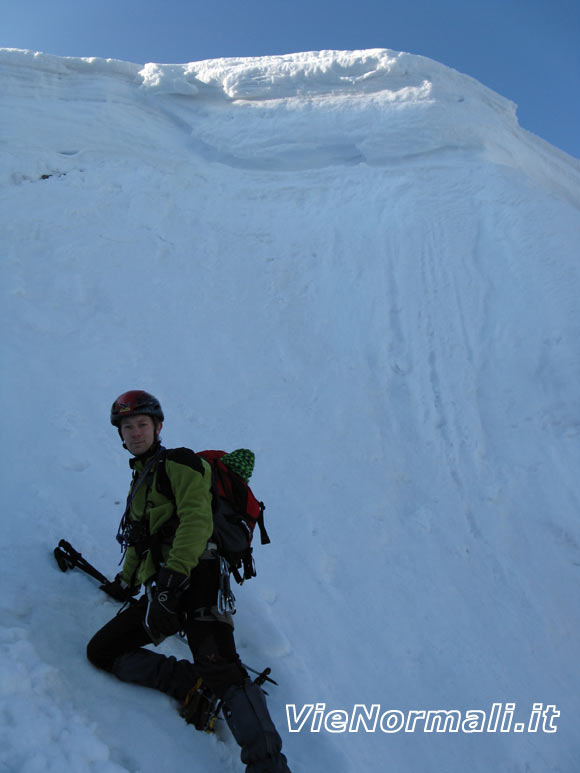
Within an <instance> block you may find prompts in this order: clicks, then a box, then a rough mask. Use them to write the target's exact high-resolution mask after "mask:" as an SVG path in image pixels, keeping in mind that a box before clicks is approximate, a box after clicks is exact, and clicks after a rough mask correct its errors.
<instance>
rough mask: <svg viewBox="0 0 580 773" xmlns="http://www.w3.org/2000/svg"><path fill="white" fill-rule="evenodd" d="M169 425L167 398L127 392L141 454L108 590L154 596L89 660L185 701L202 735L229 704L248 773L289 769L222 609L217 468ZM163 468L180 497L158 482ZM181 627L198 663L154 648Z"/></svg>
mask: <svg viewBox="0 0 580 773" xmlns="http://www.w3.org/2000/svg"><path fill="white" fill-rule="evenodd" d="M163 420H164V416H163V411H162V409H161V405H160V404H159V401H158V400H157V399H156V398H155V397H153V395H151V394H149V393H147V392H144V391H141V390H133V391H130V392H125V393H124V394H122V395H120V396H119V397H118V398H117V400H115V402H114V403H113V406H112V409H111V423H112V424H113V425H114V426H115V427H116V428H117V430H118V432H119V435H120V437H121V439H122V441H123V446H124V447H125V448H126V449H127V450H128V451H129V452H130V453H131V454H132V455H133V458H132V459H131V460H130V462H129V463H130V466H131V468H132V471H133V477H132V482H131V487H130V490H129V496H128V497H127V505H126V508H125V513H124V515H123V518H122V520H121V524H120V526H119V532H118V534H117V539H118V541H119V542H120V543H121V545H122V546H123V548H124V549H125V551H126V552H125V560H124V562H123V567H122V571H121V572H120V573H119V574H118V575H117V576H116V577H115V579H114V580H113V581H112V582H110V583H108V584H107V585H106V586H103V589H104V590H105V591H106V592H107V593H109V595H111V596H112V597H113V598H115V599H117V600H119V601H126V602H129V601H130V600H131V601H132V596H135V595H137V594H138V593H139V591H140V589H141V588H142V587H143V588H144V589H145V593H144V594H143V595H142V596H141V598H140V599H139V600H138V601H137V602H133V603H131V604H130V605H128V606H127V607H126V608H124V609H123V610H122V611H121V612H120V613H119V614H118V615H116V617H114V618H113V619H112V620H111V621H110V622H109V623H107V624H106V625H105V626H104V627H103V628H101V630H100V631H98V632H97V633H96V634H95V635H94V636H93V638H92V639H91V641H90V642H89V644H88V646H87V657H88V659H89V660H90V661H91V663H93V664H94V665H95V666H97V667H98V668H101V669H104V670H106V671H109V672H110V673H112V674H114V675H115V676H116V677H118V678H119V679H121V680H123V681H126V682H133V683H135V684H141V685H145V686H148V687H153V688H155V689H158V690H162V691H163V692H166V693H168V694H169V695H172V696H173V697H175V698H177V699H178V700H179V701H181V702H183V708H182V713H183V715H184V716H185V717H186V718H187V719H188V721H191V722H192V723H193V724H195V726H196V727H198V729H206V728H207V724H206V723H207V720H208V717H209V715H210V709H211V707H212V704H213V705H215V700H216V699H219V700H221V701H222V708H223V713H224V716H225V719H226V721H227V723H228V725H229V727H230V729H231V731H232V733H233V735H234V737H235V739H236V741H237V742H238V743H239V744H240V746H241V759H242V761H243V762H244V763H246V766H247V767H246V771H247V773H270V772H271V773H289V769H288V766H287V764H286V758H285V756H284V755H283V754H282V753H281V747H282V741H281V739H280V736H279V734H278V732H277V731H276V728H275V726H274V724H273V722H272V720H271V718H270V715H269V712H268V708H267V706H266V702H265V699H264V694H263V692H262V690H261V689H260V688H259V686H258V685H256V684H255V683H254V682H253V681H252V680H251V679H250V678H249V677H248V673H247V671H246V670H245V668H244V667H243V665H242V664H241V661H240V659H239V656H238V654H237V652H236V647H235V641H234V635H233V621H232V617H231V615H229V614H224V613H223V612H221V611H220V610H219V609H218V606H217V599H218V592H219V587H220V563H219V557H218V556H217V553H216V546H215V544H213V543H212V541H211V537H212V533H213V517H212V493H211V468H210V466H209V464H208V463H207V462H206V461H205V460H204V459H202V458H201V457H199V456H197V455H196V454H194V453H193V451H191V450H189V449H187V448H177V449H170V450H167V449H165V448H163V446H162V445H161V441H160V437H159V433H160V431H161V427H162V424H163ZM162 466H163V468H164V469H163V474H164V475H165V476H166V477H167V478H169V481H170V484H171V491H172V495H173V496H172V497H171V498H170V497H169V496H168V494H167V487H164V486H161V487H159V486H158V485H157V483H158V476H159V473H160V470H161V468H162ZM179 630H184V631H185V633H186V635H187V641H188V644H189V646H190V649H191V652H192V655H193V660H194V662H193V663H191V662H190V661H188V660H177V659H176V658H174V657H166V656H165V655H162V654H160V653H157V652H153V651H152V650H150V649H146V648H145V645H147V644H151V643H153V644H155V645H157V644H159V643H160V642H161V641H163V639H164V638H166V637H167V636H171V635H172V634H174V633H176V632H177V631H179Z"/></svg>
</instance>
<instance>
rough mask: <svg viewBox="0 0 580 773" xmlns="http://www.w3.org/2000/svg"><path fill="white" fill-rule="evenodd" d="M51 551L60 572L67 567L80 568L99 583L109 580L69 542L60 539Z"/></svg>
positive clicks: (64, 570)
mask: <svg viewBox="0 0 580 773" xmlns="http://www.w3.org/2000/svg"><path fill="white" fill-rule="evenodd" d="M53 553H54V557H55V559H56V563H57V564H58V566H59V569H60V570H61V572H66V571H67V569H75V568H77V569H80V570H81V572H84V573H85V574H88V575H89V576H90V577H93V578H94V579H95V580H98V581H99V582H100V583H107V582H109V580H108V579H107V577H105V575H104V574H102V573H101V572H99V570H98V569H95V567H94V566H92V564H89V562H88V561H87V560H86V558H83V556H82V553H79V552H78V550H75V549H74V548H73V546H72V545H71V544H70V542H67V541H66V540H64V539H61V541H60V542H59V543H58V546H57V547H56V548H55V549H54V551H53Z"/></svg>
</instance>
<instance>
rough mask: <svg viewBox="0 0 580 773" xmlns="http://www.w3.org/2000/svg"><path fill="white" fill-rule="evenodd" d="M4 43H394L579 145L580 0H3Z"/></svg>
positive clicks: (75, 46)
mask: <svg viewBox="0 0 580 773" xmlns="http://www.w3.org/2000/svg"><path fill="white" fill-rule="evenodd" d="M0 46H2V47H10V48H29V49H34V50H38V51H45V52H48V53H53V54H59V55H62V56H100V57H112V58H115V59H123V60H127V61H133V62H140V63H145V62H190V61H195V60H198V59H211V58H216V57H224V56H267V55H269V54H284V53H294V52H297V51H312V50H321V49H360V48H391V49H394V50H396V51H408V52H410V53H413V54H422V55H423V56H428V57H431V58H432V59H436V60H437V61H439V62H442V63H443V64H446V65H449V66H450V67H453V68H455V69H457V70H460V71H461V72H464V73H466V74H468V75H471V76H473V77H474V78H477V79H478V80H479V81H481V82H482V83H484V84H485V85H486V86H489V87H490V88H492V89H494V90H495V91H497V92H499V93H500V94H502V95H503V96H506V97H508V98H509V99H511V100H513V101H514V102H516V103H517V105H518V118H519V121H520V123H521V125H522V126H524V127H525V128H526V129H529V130H530V131H532V132H534V133H535V134H538V135H540V136H541V137H543V138H544V139H546V140H548V142H551V143H552V144H553V145H556V146H557V147H559V148H561V149H562V150H565V151H566V152H567V153H570V154H571V155H574V156H576V157H577V158H578V157H580V99H579V90H580V88H579V87H580V2H579V0H485V2H483V0H397V1H396V2H392V1H391V0H293V2H289V1H288V0H204V1H203V2H201V1H200V0H2V5H1V10H0Z"/></svg>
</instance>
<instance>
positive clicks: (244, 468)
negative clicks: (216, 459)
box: [220, 448, 256, 483]
mask: <svg viewBox="0 0 580 773" xmlns="http://www.w3.org/2000/svg"><path fill="white" fill-rule="evenodd" d="M255 460H256V456H255V454H254V452H253V451H248V449H247V448H236V450H235V451H232V452H231V454H226V455H225V456H222V458H221V460H220V461H222V462H223V463H224V464H225V465H227V466H228V467H229V468H230V470H233V471H234V472H236V473H237V474H238V475H239V476H240V477H241V478H243V479H244V480H245V481H246V483H248V481H249V480H250V478H251V477H252V473H253V471H254V462H255Z"/></svg>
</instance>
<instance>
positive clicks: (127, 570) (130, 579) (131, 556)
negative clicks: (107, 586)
mask: <svg viewBox="0 0 580 773" xmlns="http://www.w3.org/2000/svg"><path fill="white" fill-rule="evenodd" d="M139 564H140V561H139V558H138V557H137V553H136V552H135V548H134V547H128V548H127V552H126V554H125V560H124V561H123V569H122V571H121V577H122V578H123V580H125V582H126V583H127V585H131V586H133V587H138V585H139V580H138V579H137V574H136V573H137V569H138V568H139Z"/></svg>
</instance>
